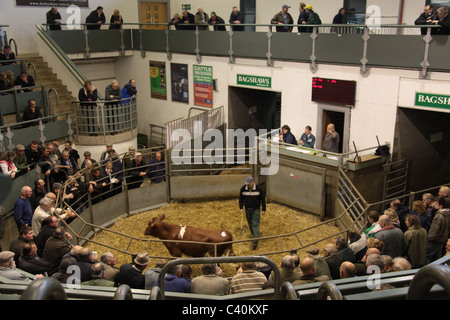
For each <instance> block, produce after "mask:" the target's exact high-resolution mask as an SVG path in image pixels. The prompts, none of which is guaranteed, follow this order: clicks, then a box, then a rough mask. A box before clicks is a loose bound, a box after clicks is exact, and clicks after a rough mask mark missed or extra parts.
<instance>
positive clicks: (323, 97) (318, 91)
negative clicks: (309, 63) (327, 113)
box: [311, 77, 356, 106]
mask: <svg viewBox="0 0 450 320" xmlns="http://www.w3.org/2000/svg"><path fill="white" fill-rule="evenodd" d="M355 95H356V81H348V80H336V79H326V78H318V77H314V78H313V79H312V97H311V100H312V101H315V102H325V103H333V104H340V105H345V106H354V105H355Z"/></svg>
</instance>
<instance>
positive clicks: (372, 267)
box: [366, 253, 386, 274]
mask: <svg viewBox="0 0 450 320" xmlns="http://www.w3.org/2000/svg"><path fill="white" fill-rule="evenodd" d="M385 267H386V264H385V262H384V259H383V257H382V256H381V255H379V254H376V253H372V254H370V255H368V256H367V260H366V268H367V273H368V274H373V273H376V272H380V273H384V272H385Z"/></svg>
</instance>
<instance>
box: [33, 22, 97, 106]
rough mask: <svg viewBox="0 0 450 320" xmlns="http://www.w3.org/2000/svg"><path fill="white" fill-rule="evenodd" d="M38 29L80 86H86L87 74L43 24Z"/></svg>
mask: <svg viewBox="0 0 450 320" xmlns="http://www.w3.org/2000/svg"><path fill="white" fill-rule="evenodd" d="M36 29H37V30H38V32H37V34H38V36H39V37H40V38H41V39H42V40H43V41H44V43H45V44H46V45H47V46H48V48H49V49H50V50H51V51H52V52H53V53H54V54H55V56H56V57H57V58H58V60H59V61H60V62H61V63H62V64H63V65H64V66H65V67H66V68H67V70H68V71H69V72H70V73H71V74H72V75H73V76H74V78H75V80H76V81H77V82H78V83H79V84H80V87H82V86H84V83H85V82H86V81H87V80H88V79H87V78H86V76H85V75H84V74H83V73H82V72H81V71H80V70H79V69H78V67H77V66H76V65H75V63H73V61H72V60H71V59H70V58H69V57H68V56H67V55H66V53H65V52H64V51H63V50H62V49H61V47H60V46H59V45H58V44H57V43H56V42H55V41H54V40H53V39H52V38H51V37H50V35H49V34H48V33H47V32H46V31H45V30H44V28H43V27H42V25H38V24H37V25H36ZM98 97H99V99H103V96H102V95H101V94H100V92H99V93H98Z"/></svg>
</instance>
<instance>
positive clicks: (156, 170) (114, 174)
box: [0, 140, 165, 228]
mask: <svg viewBox="0 0 450 320" xmlns="http://www.w3.org/2000/svg"><path fill="white" fill-rule="evenodd" d="M83 156H84V158H81V156H80V154H79V153H78V151H77V150H76V149H74V148H73V144H72V142H71V141H65V143H64V148H63V149H62V150H60V145H59V142H58V141H52V142H48V143H46V144H45V145H41V144H40V143H39V141H37V140H32V141H31V142H30V144H29V145H27V146H23V145H21V144H17V145H16V147H15V149H14V150H8V151H6V152H4V153H3V154H2V155H1V157H0V159H1V160H0V167H1V174H3V175H8V176H9V177H10V178H11V179H15V178H17V177H18V176H20V175H22V174H25V173H27V172H29V171H30V170H32V169H36V168H38V170H39V171H40V172H42V174H43V176H44V180H45V181H44V182H46V183H47V184H48V186H49V187H51V188H50V189H49V191H52V192H53V191H55V190H58V189H60V188H61V186H62V185H63V184H64V183H65V182H67V181H68V188H67V189H66V190H64V192H63V195H64V198H65V199H66V200H67V201H68V203H69V204H70V205H71V204H73V203H76V202H77V200H78V199H80V198H83V197H85V195H86V194H87V193H89V194H90V195H91V197H92V198H93V202H94V203H97V202H99V201H101V200H103V199H106V198H108V197H111V196H113V195H115V194H117V193H120V192H122V187H123V181H124V180H125V181H126V184H127V187H128V189H134V188H139V187H140V186H141V184H142V183H143V182H144V178H145V177H147V178H148V179H150V181H151V182H152V183H160V182H162V181H164V180H165V161H164V159H163V156H162V153H161V152H156V153H155V154H154V156H153V158H150V157H149V155H143V154H142V153H141V152H136V148H135V147H129V149H128V152H127V153H125V154H124V156H123V157H122V158H119V156H118V155H117V153H116V151H115V150H114V148H113V145H112V144H109V145H107V146H106V150H105V151H103V152H102V154H101V157H100V159H97V160H96V159H93V158H92V154H91V152H90V151H85V152H84V154H83ZM147 159H149V160H148V161H147ZM82 169H84V170H82ZM40 181H43V179H37V180H36V181H35V189H41V184H40ZM59 191H61V190H59ZM40 194H41V195H42V194H43V193H42V192H40ZM69 200H70V201H69ZM33 202H34V203H39V199H38V200H33ZM32 209H33V210H34V209H36V206H35V207H33V208H32ZM29 214H30V213H29ZM18 227H19V228H20V226H18Z"/></svg>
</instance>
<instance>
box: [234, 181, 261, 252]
mask: <svg viewBox="0 0 450 320" xmlns="http://www.w3.org/2000/svg"><path fill="white" fill-rule="evenodd" d="M244 207H245V215H246V217H247V223H248V226H249V228H250V232H251V234H252V238H259V225H260V213H261V214H263V215H264V214H265V212H266V198H265V194H264V191H263V189H261V187H260V186H258V185H256V183H255V180H254V179H253V178H252V177H248V178H247V179H246V180H245V184H244V185H243V186H242V187H241V190H240V193H239V209H240V211H241V214H242V213H243V212H244ZM260 209H261V212H260ZM257 245H258V240H255V241H253V250H255V249H256V247H257Z"/></svg>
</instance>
